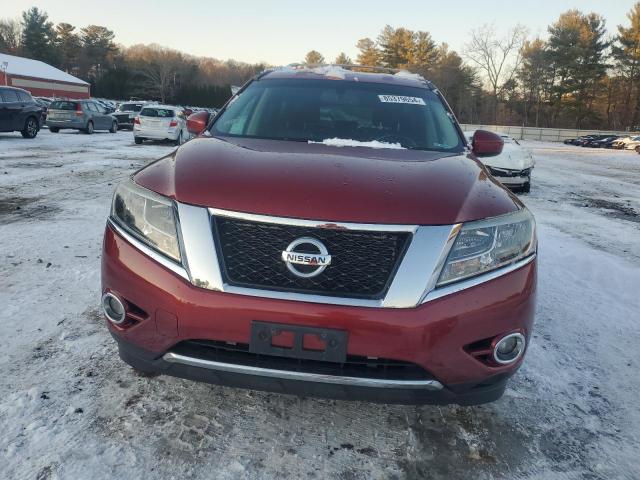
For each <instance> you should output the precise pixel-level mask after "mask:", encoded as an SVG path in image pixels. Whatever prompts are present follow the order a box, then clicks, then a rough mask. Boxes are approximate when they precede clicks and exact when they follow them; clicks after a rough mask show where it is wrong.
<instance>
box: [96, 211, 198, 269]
mask: <svg viewBox="0 0 640 480" xmlns="http://www.w3.org/2000/svg"><path fill="white" fill-rule="evenodd" d="M107 224H108V225H109V226H110V227H111V228H113V229H114V230H115V231H116V232H117V233H118V235H120V236H121V237H122V238H124V239H125V240H126V241H127V242H129V243H130V244H131V245H133V246H134V247H135V248H137V249H138V250H140V251H141V252H142V253H144V254H145V255H147V256H149V257H151V259H152V260H154V261H156V262H158V263H159V264H160V265H162V266H163V267H165V268H168V269H169V270H171V271H172V272H173V273H175V274H177V275H179V276H181V277H182V278H184V279H185V280H187V281H190V280H189V275H188V274H187V271H186V270H185V269H184V267H183V266H182V265H179V264H177V263H176V262H172V261H171V260H169V259H168V258H167V257H165V256H164V255H160V254H159V253H158V252H156V251H155V250H154V249H152V248H150V247H149V246H147V245H146V244H145V243H144V242H141V241H140V240H138V239H137V238H136V237H134V236H133V235H131V234H130V233H129V232H127V231H126V230H125V229H124V228H122V227H121V226H119V225H118V224H117V223H115V222H114V221H113V220H111V219H110V218H109V219H107Z"/></svg>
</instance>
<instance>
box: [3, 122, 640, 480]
mask: <svg viewBox="0 0 640 480" xmlns="http://www.w3.org/2000/svg"><path fill="white" fill-rule="evenodd" d="M525 144H526V145H527V146H528V147H530V148H532V149H533V151H534V155H535V156H536V160H537V166H536V169H535V170H534V176H533V184H532V191H531V193H530V194H528V195H523V196H522V198H523V200H524V201H525V203H526V204H527V205H528V206H529V207H530V208H531V209H532V210H533V212H534V213H535V215H536V218H537V221H538V225H539V237H540V256H539V259H540V270H539V273H540V277H539V295H538V314H537V323H536V327H535V333H534V339H533V343H532V345H531V348H530V350H529V353H528V358H527V360H526V362H525V365H524V367H523V368H522V369H521V370H520V372H519V373H518V374H517V375H516V376H515V377H514V379H513V381H512V383H511V385H510V388H509V389H508V391H507V393H506V395H505V396H504V397H503V398H502V399H501V400H500V401H498V402H495V403H493V404H489V405H484V406H479V407H471V408H462V407H456V406H451V407H431V406H424V407H406V406H384V405H372V404H367V403H349V402H338V401H330V400H316V399H303V398H297V397H290V396H281V395H275V394H268V393H260V392H252V391H244V390H235V389H232V388H223V387H216V386H211V385H205V384H199V383H192V382H189V381H186V380H180V379H175V378H169V377H154V378H146V377H141V376H138V375H136V374H135V373H134V372H133V371H132V370H131V369H129V368H127V367H126V366H125V365H124V364H123V363H122V362H121V361H120V360H119V359H118V357H117V353H116V347H115V344H114V342H113V341H112V339H111V338H110V336H109V335H108V333H107V330H106V328H105V326H104V324H103V320H102V317H101V314H100V312H99V310H98V302H99V297H100V295H99V289H100V285H99V283H100V280H99V272H100V264H99V257H100V245H101V240H102V231H103V228H104V223H105V218H106V216H107V213H108V210H109V202H110V199H111V193H112V191H113V188H114V185H115V183H116V182H117V181H118V180H119V179H121V178H123V177H125V176H126V175H127V174H128V173H130V172H131V171H133V170H134V169H136V168H138V167H140V166H142V165H144V164H145V163H146V162H148V161H150V160H152V159H154V158H157V157H159V156H161V155H163V154H165V153H168V152H169V151H170V149H171V148H172V147H170V146H168V145H161V144H156V145H143V146H136V145H134V143H133V138H132V135H131V133H130V132H119V133H118V134H115V135H113V134H108V133H104V134H101V133H96V134H94V135H93V136H87V135H82V134H77V133H60V134H57V135H56V134H51V133H49V132H48V131H46V130H45V131H42V132H40V135H39V136H38V138H36V139H35V140H32V141H28V140H23V139H22V138H21V137H20V135H19V134H0V247H1V248H0V257H1V259H2V262H1V263H0V305H1V309H0V312H1V313H0V372H2V374H1V375H0V428H1V429H2V432H1V433H0V478H2V479H5V478H6V479H36V480H46V479H85V478H91V479H92V480H98V479H107V478H120V479H138V478H146V479H171V478H176V479H178V478H180V479H200V478H223V479H224V478H229V479H231V478H233V479H235V478H318V479H319V478H341V479H370V478H396V479H401V478H421V479H422V478H435V479H449V478H463V479H464V478H473V479H490V478H508V479H512V478H518V479H583V478H589V479H600V478H602V479H605V478H607V479H610V478H616V479H618V478H627V479H636V478H640V461H639V460H638V459H639V458H640V411H639V408H638V394H639V392H640V373H639V368H640V357H639V355H638V352H639V351H640V349H639V348H638V345H639V344H640V291H639V290H640V156H639V155H637V154H636V153H634V152H618V151H608V150H607V151H600V150H591V149H584V148H579V147H571V146H563V145H558V144H549V143H538V142H525Z"/></svg>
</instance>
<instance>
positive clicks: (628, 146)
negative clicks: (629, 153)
mask: <svg viewBox="0 0 640 480" xmlns="http://www.w3.org/2000/svg"><path fill="white" fill-rule="evenodd" d="M638 145H640V135H639V136H637V137H632V138H631V139H630V140H629V141H628V142H626V143H625V144H624V146H623V148H624V149H625V150H635V148H636V147H637V146H638Z"/></svg>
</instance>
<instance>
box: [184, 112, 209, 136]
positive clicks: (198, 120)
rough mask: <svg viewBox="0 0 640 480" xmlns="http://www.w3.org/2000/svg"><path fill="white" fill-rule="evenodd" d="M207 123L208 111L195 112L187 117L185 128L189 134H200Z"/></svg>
mask: <svg viewBox="0 0 640 480" xmlns="http://www.w3.org/2000/svg"><path fill="white" fill-rule="evenodd" d="M208 124H209V112H196V113H192V114H191V115H189V118H187V130H189V133H190V134H191V135H200V134H201V133H202V132H204V130H205V128H207V125H208Z"/></svg>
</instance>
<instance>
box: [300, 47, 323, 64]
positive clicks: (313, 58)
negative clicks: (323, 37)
mask: <svg viewBox="0 0 640 480" xmlns="http://www.w3.org/2000/svg"><path fill="white" fill-rule="evenodd" d="M304 63H306V64H307V65H322V64H323V63H324V57H323V56H322V54H321V53H320V52H318V51H316V50H311V51H310V52H308V53H307V55H306V56H305V57H304Z"/></svg>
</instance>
